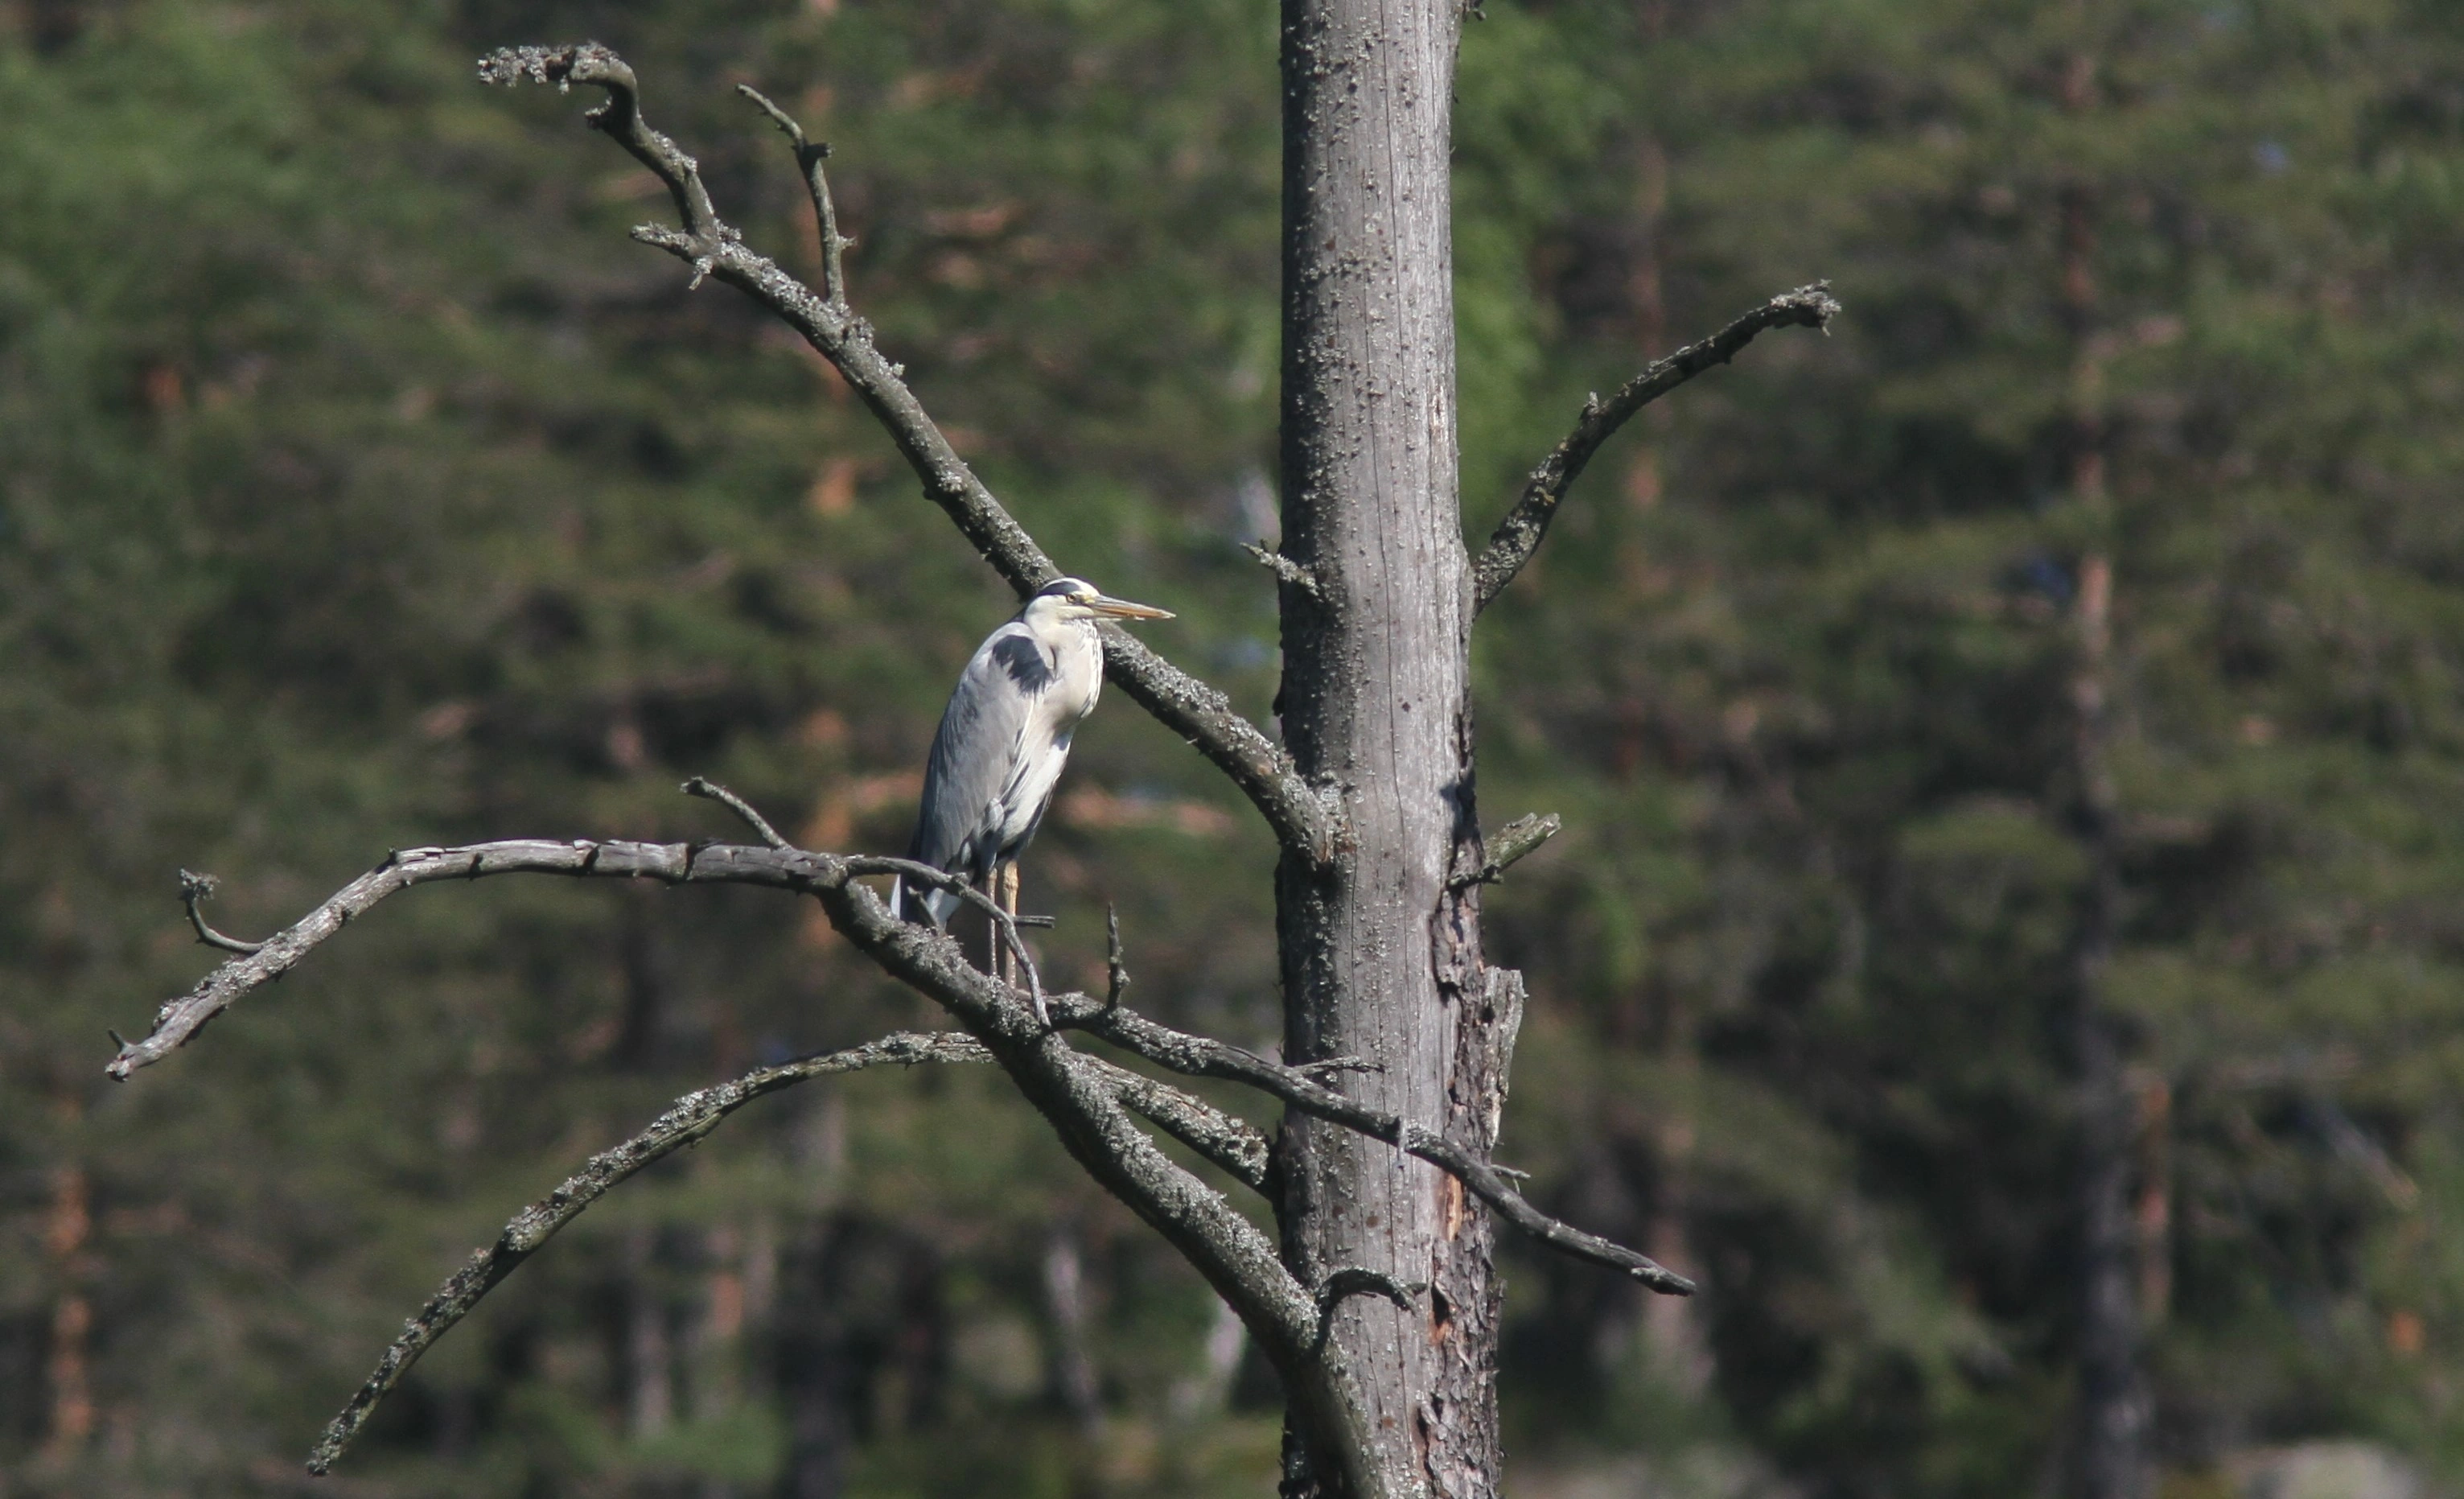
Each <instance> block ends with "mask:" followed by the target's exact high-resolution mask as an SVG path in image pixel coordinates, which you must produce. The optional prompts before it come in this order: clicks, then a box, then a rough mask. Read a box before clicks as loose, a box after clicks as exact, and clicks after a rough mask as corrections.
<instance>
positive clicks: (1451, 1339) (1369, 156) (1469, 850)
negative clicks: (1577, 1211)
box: [1276, 0, 1504, 1496]
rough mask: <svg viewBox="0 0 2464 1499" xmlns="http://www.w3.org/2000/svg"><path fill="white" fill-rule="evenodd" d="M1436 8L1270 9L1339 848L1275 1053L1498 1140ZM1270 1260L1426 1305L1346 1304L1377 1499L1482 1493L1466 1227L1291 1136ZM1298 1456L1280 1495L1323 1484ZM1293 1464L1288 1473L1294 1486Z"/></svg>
mask: <svg viewBox="0 0 2464 1499" xmlns="http://www.w3.org/2000/svg"><path fill="white" fill-rule="evenodd" d="M1461 21H1462V12H1461V10H1460V8H1459V5H1458V3H1457V0H1387V3H1378V0H1285V4H1284V7H1283V85H1284V105H1283V110H1284V323H1283V329H1284V365H1283V373H1284V393H1283V456H1282V469H1283V543H1282V551H1283V553H1284V555H1285V556H1286V557H1287V558H1288V559H1290V561H1291V562H1293V563H1295V564H1296V565H1297V566H1298V567H1299V568H1300V569H1303V570H1304V571H1305V574H1306V580H1307V581H1306V584H1304V582H1303V581H1302V580H1301V579H1298V578H1294V577H1289V576H1287V577H1286V578H1285V579H1284V581H1283V584H1282V588H1281V593H1282V603H1283V620H1284V628H1283V646H1284V663H1285V666H1284V686H1283V715H1284V735H1285V741H1286V743H1287V747H1288V748H1289V749H1290V751H1291V753H1292V756H1293V759H1294V761H1295V762H1296V763H1297V764H1298V766H1299V768H1300V771H1301V773H1302V775H1304V776H1306V777H1308V778H1309V779H1310V780H1312V781H1314V782H1317V783H1321V784H1328V785H1331V787H1332V788H1333V789H1334V791H1335V793H1336V795H1337V796H1338V797H1339V798H1340V805H1341V807H1342V815H1343V821H1344V824H1345V826H1346V827H1347V828H1348V829H1349V832H1350V836H1349V837H1348V838H1347V839H1345V840H1344V841H1343V843H1342V844H1341V845H1340V846H1339V847H1338V848H1337V849H1336V850H1335V851H1334V853H1333V855H1332V856H1331V857H1330V858H1327V859H1324V860H1317V859H1311V858H1309V857H1307V856H1305V855H1303V854H1301V853H1299V852H1295V851H1287V853H1286V854H1285V856H1284V859H1283V863H1282V866H1281V869H1280V871H1279V873H1278V876H1277V881H1276V911H1277V924H1278V931H1279V935H1280V939H1281V942H1282V947H1283V952H1282V974H1283V981H1284V994H1285V1006H1286V1022H1285V1025H1286V1039H1285V1054H1286V1055H1287V1057H1290V1058H1292V1059H1294V1060H1295V1061H1300V1062H1310V1061H1317V1060H1322V1059H1326V1058H1331V1057H1343V1056H1349V1057H1358V1058H1361V1059H1363V1060H1365V1061H1366V1062H1368V1063H1369V1064H1371V1066H1372V1067H1373V1068H1374V1069H1375V1070H1372V1071H1366V1072H1358V1073H1353V1074H1351V1075H1349V1076H1348V1077H1347V1079H1346V1081H1345V1085H1344V1086H1345V1089H1346V1091H1350V1092H1352V1093H1353V1094H1354V1095H1356V1096H1357V1097H1359V1098H1360V1099H1362V1100H1363V1101H1364V1102H1368V1103H1371V1104H1373V1105H1375V1107H1378V1108H1381V1109H1385V1110H1391V1111H1393V1112H1395V1113H1400V1114H1402V1115H1404V1116H1405V1117H1408V1118H1414V1119H1426V1120H1432V1121H1438V1122H1439V1124H1440V1127H1441V1129H1443V1130H1445V1131H1446V1132H1447V1133H1448V1134H1450V1135H1453V1136H1454V1137H1455V1139H1456V1140H1457V1141H1458V1143H1460V1144H1461V1145H1463V1146H1464V1147H1466V1148H1468V1149H1469V1150H1471V1151H1474V1152H1476V1153H1478V1154H1479V1155H1481V1156H1484V1157H1485V1155H1486V1154H1487V1151H1488V1148H1489V1146H1490V1145H1491V1144H1492V1143H1493V1140H1494V1135H1493V1134H1492V1131H1491V1126H1492V1122H1493V1118H1494V1113H1493V1111H1492V1109H1491V1108H1490V1106H1489V1101H1488V1092H1489V1091H1490V1090H1492V1089H1494V1088H1495V1087H1497V1086H1499V1085H1500V1084H1501V1083H1502V1079H1501V1078H1500V1077H1499V1076H1498V1075H1497V1072H1496V1069H1494V1068H1492V1067H1490V1066H1489V1065H1488V1064H1487V1062H1486V1057H1487V1055H1488V1054H1489V1053H1490V1052H1493V1051H1498V1050H1502V1043H1501V1041H1500V1039H1499V1037H1498V1036H1497V1032H1498V1031H1499V1030H1500V1029H1501V1025H1500V1022H1501V1020H1503V1019H1504V1017H1503V1016H1502V1015H1500V1013H1499V1011H1498V1009H1497V1008H1496V1006H1495V1005H1493V1004H1492V1003H1491V1001H1490V997H1489V987H1488V982H1489V981H1488V976H1487V974H1486V973H1485V970H1484V968H1483V966H1482V962H1481V954H1480V941H1479V919H1480V890H1479V884H1478V882H1477V881H1476V880H1472V881H1464V882H1463V883H1460V884H1458V883H1456V882H1455V881H1454V879H1453V876H1454V875H1455V874H1456V872H1457V871H1477V870H1479V869H1480V868H1481V867H1482V865H1483V862H1484V861H1483V859H1482V855H1481V847H1480V831H1479V827H1478V824H1477V821H1476V819H1475V815H1474V808H1473V799H1472V750H1473V745H1472V716H1471V712H1472V710H1471V695H1470V682H1469V670H1468V663H1469V649H1470V642H1471V623H1472V614H1473V607H1472V582H1471V567H1470V561H1469V558H1468V557H1467V556H1466V554H1465V551H1464V548H1463V519H1462V514H1461V511H1460V509H1459V508H1458V504H1457V494H1456V413H1455V339H1454V299H1453V276H1454V258H1453V251H1452V240H1451V222H1450V213H1451V197H1450V191H1449V183H1448V167H1447V155H1448V151H1449V148H1450V146H1451V143H1452V121H1451V105H1452V94H1453V88H1454V69H1455V48H1456V41H1457V37H1458V33H1459V29H1460V26H1461ZM1281 1156H1282V1160H1281V1164H1282V1169H1283V1185H1284V1197H1283V1202H1282V1208H1283V1230H1284V1254H1285V1261H1286V1263H1287V1265H1288V1266H1289V1267H1290V1268H1291V1269H1292V1271H1293V1273H1295V1274H1296V1275H1298V1276H1299V1277H1300V1278H1301V1280H1302V1281H1303V1283H1304V1284H1307V1285H1311V1286H1326V1285H1328V1284H1330V1283H1331V1281H1332V1280H1333V1278H1334V1277H1336V1276H1337V1275H1339V1274H1342V1273H1343V1272H1346V1271H1355V1270H1365V1271H1369V1272H1372V1273H1374V1274H1375V1275H1377V1276H1382V1277H1385V1278H1386V1279H1387V1280H1389V1281H1390V1282H1392V1283H1394V1284H1395V1285H1397V1286H1411V1285H1420V1284H1424V1285H1425V1286H1426V1288H1427V1289H1426V1290H1425V1292H1424V1293H1423V1294H1421V1295H1419V1296H1418V1297H1400V1298H1390V1297H1387V1296H1382V1295H1358V1296H1351V1297H1347V1298H1345V1299H1344V1300H1343V1301H1342V1302H1341V1303H1340V1305H1338V1306H1336V1307H1335V1309H1334V1311H1333V1312H1332V1315H1331V1317H1330V1319H1329V1327H1328V1337H1329V1340H1330V1343H1331V1346H1332V1347H1333V1348H1335V1349H1338V1350H1340V1351H1341V1352H1342V1353H1343V1354H1344V1355H1345V1356H1346V1359H1347V1362H1349V1363H1350V1364H1351V1365H1352V1367H1353V1368H1354V1369H1355V1370H1356V1371H1358V1376H1359V1379H1360V1389H1361V1398H1362V1400H1364V1401H1365V1402H1366V1405H1367V1415H1368V1418H1369V1421H1370V1423H1371V1426H1372V1432H1373V1436H1372V1441H1373V1443H1374V1457H1373V1460H1374V1462H1375V1465H1376V1466H1377V1468H1378V1469H1379V1471H1380V1474H1381V1477H1382V1480H1383V1483H1384V1486H1385V1487H1386V1488H1388V1489H1389V1490H1390V1491H1393V1492H1397V1493H1411V1492H1419V1491H1428V1492H1434V1493H1439V1494H1445V1495H1450V1496H1455V1495H1462V1496H1470V1495H1485V1494H1489V1493H1493V1492H1495V1491H1496V1488H1497V1476H1498V1432H1497V1387H1496V1372H1497V1313H1498V1302H1499V1298H1498V1291H1497V1277H1496V1274H1495V1272H1494V1268H1493V1267H1492V1265H1491V1263H1490V1245H1489V1225H1488V1221H1487V1216H1486V1214H1485V1213H1484V1212H1482V1211H1481V1210H1479V1209H1478V1208H1477V1207H1474V1206H1471V1205H1469V1204H1468V1202H1467V1200H1466V1198H1465V1195H1464V1193H1463V1189H1462V1187H1461V1185H1460V1183H1459V1182H1457V1181H1454V1180H1453V1179H1450V1178H1448V1177H1447V1176H1445V1175H1444V1174H1442V1173H1441V1172H1438V1171H1436V1170H1433V1169H1431V1168H1430V1167H1428V1166H1427V1165H1425V1164H1423V1163H1421V1162H1420V1161H1419V1160H1416V1159H1412V1158H1410V1157H1406V1156H1404V1155H1402V1154H1401V1153H1398V1152H1397V1151H1395V1150H1393V1149H1392V1148H1389V1147H1386V1146H1384V1145H1382V1144H1381V1143H1379V1142H1378V1141H1375V1140H1373V1139H1364V1138H1362V1137H1361V1136H1360V1135H1356V1134H1353V1133H1352V1132H1349V1131H1345V1130H1341V1129H1337V1128H1334V1127H1332V1126H1331V1125H1329V1124H1327V1123H1325V1122H1323V1121H1319V1120H1315V1119H1311V1118H1308V1117H1305V1116H1304V1117H1298V1118H1294V1119H1291V1120H1288V1121H1287V1124H1286V1126H1285V1131H1284V1138H1283V1141H1282V1147H1281ZM1300 1445H1301V1447H1302V1449H1303V1453H1304V1454H1305V1455H1306V1456H1307V1457H1309V1458H1310V1459H1314V1460H1315V1461H1312V1462H1309V1464H1308V1465H1307V1466H1306V1471H1305V1472H1303V1471H1298V1470H1296V1471H1294V1472H1292V1473H1290V1474H1288V1475H1287V1488H1300V1487H1302V1486H1304V1485H1313V1486H1314V1490H1315V1491H1317V1492H1321V1493H1330V1494H1331V1493H1337V1492H1343V1491H1345V1489H1344V1488H1343V1483H1342V1479H1341V1477H1340V1475H1338V1474H1337V1473H1336V1472H1335V1471H1334V1470H1333V1465H1332V1464H1331V1462H1329V1461H1327V1460H1326V1459H1327V1458H1328V1456H1329V1455H1328V1454H1324V1453H1322V1452H1320V1451H1317V1450H1316V1449H1315V1439H1314V1437H1313V1436H1311V1435H1310V1434H1308V1433H1304V1434H1303V1441H1302V1443H1301V1444H1300ZM1296 1468H1297V1465H1296Z"/></svg>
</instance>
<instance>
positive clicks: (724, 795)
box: [678, 776, 795, 849]
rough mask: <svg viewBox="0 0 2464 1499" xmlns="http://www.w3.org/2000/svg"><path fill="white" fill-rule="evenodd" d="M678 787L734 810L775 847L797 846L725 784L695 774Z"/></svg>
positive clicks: (687, 792)
mask: <svg viewBox="0 0 2464 1499" xmlns="http://www.w3.org/2000/svg"><path fill="white" fill-rule="evenodd" d="M678 789H680V790H682V791H683V792H684V794H685V795H687V796H697V797H700V798H701V799H703V800H704V801H707V802H716V803H718V804H719V805H722V806H724V807H726V808H727V809H728V810H729V811H731V812H734V813H735V814H736V815H737V816H738V817H740V818H742V819H744V822H745V825H746V826H747V827H751V828H752V829H753V831H754V833H755V835H756V836H758V837H759V838H760V840H761V841H762V842H763V843H765V844H768V845H769V846H770V847H771V848H773V849H792V848H794V847H795V845H793V844H791V843H789V842H788V841H787V840H786V839H784V838H782V837H781V836H780V835H779V829H777V828H776V827H771V826H770V820H769V819H768V818H766V817H763V816H762V815H761V814H760V813H759V812H757V811H755V810H754V809H753V804H751V803H750V802H747V801H745V800H744V799H743V798H742V797H740V796H737V794H736V793H735V792H733V791H730V790H729V789H727V788H726V787H725V786H722V785H719V784H718V783H715V782H711V781H705V780H703V779H702V778H701V777H699V776H695V777H693V779H692V780H691V781H688V782H686V783H684V784H683V785H682V786H681V787H679V788H678Z"/></svg>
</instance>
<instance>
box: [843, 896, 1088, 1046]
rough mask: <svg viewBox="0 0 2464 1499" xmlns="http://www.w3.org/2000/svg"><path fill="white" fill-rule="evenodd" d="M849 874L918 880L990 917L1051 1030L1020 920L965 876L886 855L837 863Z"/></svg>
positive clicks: (1038, 1013)
mask: <svg viewBox="0 0 2464 1499" xmlns="http://www.w3.org/2000/svg"><path fill="white" fill-rule="evenodd" d="M838 862H839V864H840V865H841V866H842V867H844V868H845V869H846V870H847V872H848V873H850V874H895V875H897V876H899V877H900V878H902V879H911V880H916V881H919V882H921V883H923V884H926V885H932V886H935V887H937V888H938V889H941V890H946V891H948V892H950V893H952V894H955V895H957V897H958V898H959V899H960V900H963V901H965V902H966V903H967V904H969V905H971V906H973V907H975V908H976V909H977V910H979V911H980V912H982V913H983V914H984V915H986V916H987V917H989V918H990V919H991V921H992V923H993V926H994V928H995V930H997V931H998V932H1000V934H1001V941H1002V943H1003V944H1005V945H1006V946H1007V947H1008V948H1009V951H1010V956H1011V957H1013V958H1015V959H1018V968H1019V972H1021V973H1023V974H1024V975H1026V993H1027V998H1028V1000H1029V1001H1030V1002H1031V1003H1033V1004H1034V1005H1035V1018H1036V1021H1037V1022H1038V1023H1039V1024H1041V1025H1043V1026H1044V1028H1045V1029H1046V1030H1049V1029H1051V1028H1052V1020H1051V1017H1050V1016H1048V1015H1046V1014H1045V1009H1044V980H1043V977H1042V976H1041V975H1039V974H1037V973H1036V971H1035V957H1034V955H1033V954H1031V953H1029V952H1028V951H1027V950H1026V938H1024V937H1021V936H1019V935H1018V929H1019V924H1020V921H1021V920H1022V918H1021V917H1018V916H1013V915H1010V914H1009V913H1008V912H1006V911H1004V910H1002V909H1001V902H1000V901H998V900H995V899H993V898H992V897H991V896H990V895H987V894H985V893H983V892H982V891H979V890H978V889H976V887H975V886H973V885H971V884H969V883H967V880H966V878H965V876H963V875H958V874H952V873H950V872H949V871H946V870H936V869H935V868H934V867H933V866H931V865H929V864H923V863H919V862H918V861H916V860H914V859H892V858H890V857H888V856H886V855H883V854H873V853H860V854H854V855H851V856H849V857H847V858H843V859H841V860H839V861H838Z"/></svg>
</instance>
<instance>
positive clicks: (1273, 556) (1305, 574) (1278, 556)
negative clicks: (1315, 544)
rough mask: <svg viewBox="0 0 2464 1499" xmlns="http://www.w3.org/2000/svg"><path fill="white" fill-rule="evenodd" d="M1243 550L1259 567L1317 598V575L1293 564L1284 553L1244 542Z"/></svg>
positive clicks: (1258, 543) (1298, 564)
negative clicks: (1255, 560)
mask: <svg viewBox="0 0 2464 1499" xmlns="http://www.w3.org/2000/svg"><path fill="white" fill-rule="evenodd" d="M1241 550H1243V551H1244V552H1246V553H1248V554H1249V555H1250V556H1251V557H1253V558H1255V559H1257V562H1258V565H1259V566H1261V567H1264V568H1265V569H1266V571H1268V572H1270V573H1273V574H1274V575H1275V576H1276V577H1278V578H1280V579H1282V580H1283V581H1284V582H1286V583H1287V584H1291V585H1292V586H1293V587H1295V588H1298V589H1299V590H1301V591H1302V592H1303V593H1306V594H1308V595H1309V597H1310V598H1312V599H1314V598H1316V597H1317V574H1315V573H1313V572H1311V571H1309V569H1308V568H1306V567H1304V566H1302V565H1301V564H1300V563H1298V562H1293V561H1292V560H1291V559H1290V558H1288V557H1286V556H1285V555H1284V554H1283V553H1281V552H1278V551H1275V550H1274V549H1272V548H1271V547H1268V546H1265V545H1264V544H1262V543H1260V542H1257V541H1243V542H1242V543H1241Z"/></svg>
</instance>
